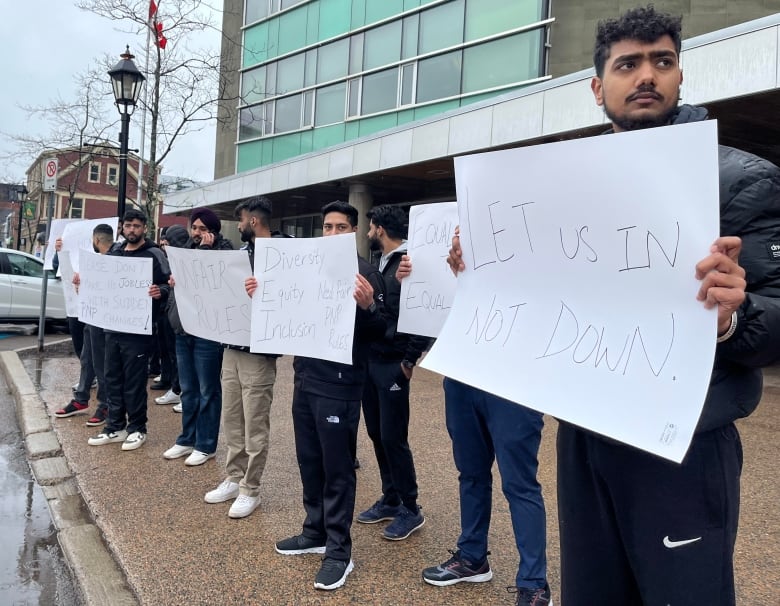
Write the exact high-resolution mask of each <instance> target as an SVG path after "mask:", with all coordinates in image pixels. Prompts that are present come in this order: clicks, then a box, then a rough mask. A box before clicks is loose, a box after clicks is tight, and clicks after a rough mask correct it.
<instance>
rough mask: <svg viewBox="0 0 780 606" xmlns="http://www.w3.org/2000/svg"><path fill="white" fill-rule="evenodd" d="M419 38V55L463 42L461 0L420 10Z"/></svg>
mask: <svg viewBox="0 0 780 606" xmlns="http://www.w3.org/2000/svg"><path fill="white" fill-rule="evenodd" d="M515 1H516V2H517V1H518V0H515ZM526 1H527V0H526ZM419 40H420V54H421V55H424V54H425V53H431V52H433V51H437V50H441V49H443V48H448V47H450V46H455V45H456V44H460V43H461V42H463V0H455V1H454V2H447V3H445V4H440V5H439V6H437V7H436V8H432V9H429V10H427V11H423V12H421V13H420V36H419Z"/></svg>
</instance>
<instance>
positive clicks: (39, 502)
mask: <svg viewBox="0 0 780 606" xmlns="http://www.w3.org/2000/svg"><path fill="white" fill-rule="evenodd" d="M14 406H15V404H14V401H13V398H12V397H11V395H10V394H9V391H8V387H7V385H6V383H5V380H4V379H3V376H2V374H0V428H2V429H0V537H1V540H2V548H0V604H4V605H8V606H11V605H13V606H17V605H18V606H21V605H26V604H38V605H39V606H55V605H56V606H78V605H79V604H80V603H81V601H80V599H79V595H78V592H77V590H76V588H75V586H74V583H73V579H72V577H71V574H70V570H69V569H68V567H67V564H66V563H65V561H64V559H63V556H62V552H61V550H60V547H59V544H58V543H57V531H56V529H55V528H54V526H53V524H52V520H51V515H50V513H49V508H48V506H47V505H46V498H45V496H44V495H43V492H42V491H41V488H40V487H39V486H38V484H37V483H36V482H35V480H34V479H33V478H32V476H31V474H30V467H29V465H28V463H27V457H26V453H25V450H24V444H23V442H22V438H21V434H20V432H19V427H18V425H17V422H16V415H15V413H14Z"/></svg>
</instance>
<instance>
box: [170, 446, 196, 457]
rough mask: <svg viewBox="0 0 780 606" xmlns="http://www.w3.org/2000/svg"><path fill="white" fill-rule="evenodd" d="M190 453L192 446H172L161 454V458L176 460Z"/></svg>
mask: <svg viewBox="0 0 780 606" xmlns="http://www.w3.org/2000/svg"><path fill="white" fill-rule="evenodd" d="M191 452H192V446H180V445H179V444H174V445H173V446H171V447H170V448H169V449H168V450H166V451H165V452H164V453H163V457H164V458H166V459H178V458H179V457H183V456H184V455H188V454H190V453H191Z"/></svg>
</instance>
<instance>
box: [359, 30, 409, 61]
mask: <svg viewBox="0 0 780 606" xmlns="http://www.w3.org/2000/svg"><path fill="white" fill-rule="evenodd" d="M400 58H401V22H400V21H393V22H391V23H388V24H387V25H383V26H382V27H377V28H375V29H370V30H368V31H367V32H366V33H365V42H364V46H363V69H366V70H367V69H373V68H375V67H380V66H382V65H387V64H388V63H393V62H394V61H398V59H400Z"/></svg>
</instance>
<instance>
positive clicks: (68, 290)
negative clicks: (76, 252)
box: [57, 250, 79, 318]
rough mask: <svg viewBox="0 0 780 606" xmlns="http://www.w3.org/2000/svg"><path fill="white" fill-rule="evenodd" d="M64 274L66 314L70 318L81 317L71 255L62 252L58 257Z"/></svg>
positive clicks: (65, 251)
mask: <svg viewBox="0 0 780 606" xmlns="http://www.w3.org/2000/svg"><path fill="white" fill-rule="evenodd" d="M57 258H58V259H59V261H60V273H61V274H62V280H61V282H62V292H63V294H64V295H65V313H66V314H67V316H68V317H69V318H78V317H79V299H78V293H77V292H76V286H75V284H73V274H74V272H73V266H72V265H71V263H70V253H69V252H68V251H67V250H62V251H60V253H59V254H58V255H57Z"/></svg>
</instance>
